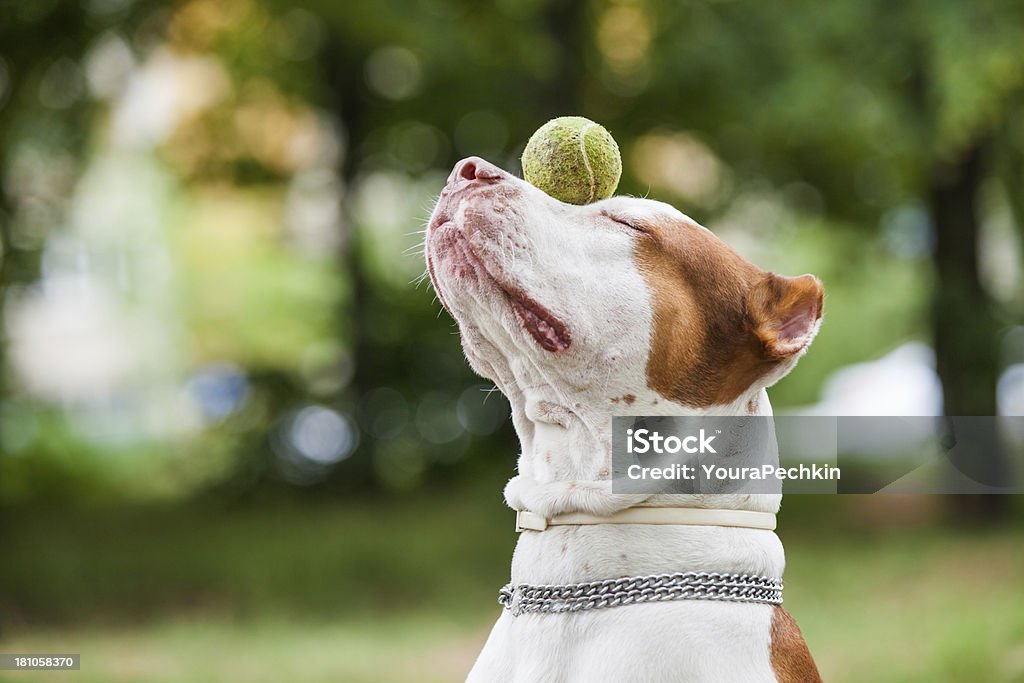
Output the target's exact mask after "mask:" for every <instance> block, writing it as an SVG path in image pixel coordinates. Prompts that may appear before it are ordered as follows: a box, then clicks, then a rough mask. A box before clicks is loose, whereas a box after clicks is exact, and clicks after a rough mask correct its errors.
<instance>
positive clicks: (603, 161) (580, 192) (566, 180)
mask: <svg viewBox="0 0 1024 683" xmlns="http://www.w3.org/2000/svg"><path fill="white" fill-rule="evenodd" d="M522 161H523V177H524V178H526V182H528V183H530V184H531V185H533V186H534V187H536V188H539V189H541V190H543V191H544V192H546V193H548V194H549V195H551V196H552V197H554V198H555V199H558V200H560V201H563V202H568V203H569V204H589V203H591V202H596V201H597V200H599V199H607V198H608V197H611V196H612V194H614V193H615V188H616V187H618V185H619V176H621V175H622V157H621V156H619V146H618V145H617V144H615V138H613V137H612V135H611V133H609V132H608V131H607V130H605V129H604V128H603V127H602V126H600V125H598V124H596V123H594V122H593V121H591V120H590V119H585V118H583V117H582V116H562V117H560V118H557V119H551V120H550V121H548V122H547V123H545V124H544V125H543V126H541V127H540V128H538V129H537V132H536V133H534V134H533V136H532V137H530V141H529V142H527V143H526V149H524V150H523V159H522Z"/></svg>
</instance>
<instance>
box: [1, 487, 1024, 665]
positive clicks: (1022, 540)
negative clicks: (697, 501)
mask: <svg viewBox="0 0 1024 683" xmlns="http://www.w3.org/2000/svg"><path fill="white" fill-rule="evenodd" d="M480 489H481V490H482V491H483V490H485V489H486V487H483V486H481V487H480ZM489 490H490V491H493V490H497V486H494V487H491V488H490V489H489ZM456 494H457V495H456ZM798 498H799V500H798ZM869 500H870V501H876V500H878V499H877V497H875V498H871V499H869ZM847 502H848V501H837V500H836V499H834V498H832V499H826V498H811V497H792V498H791V499H790V500H788V501H787V506H786V508H785V509H784V514H783V516H782V518H781V529H782V532H781V535H782V538H783V541H784V542H785V544H786V549H787V555H788V569H787V574H786V583H787V593H786V604H787V607H788V608H789V609H790V611H791V612H792V613H793V614H794V615H795V616H796V617H797V620H798V621H799V622H800V624H801V627H802V628H803V630H804V634H805V636H806V638H807V641H808V643H809V644H810V646H811V649H812V651H813V652H814V655H815V658H816V659H817V661H818V664H819V666H820V668H821V670H822V674H823V675H824V677H825V679H826V680H828V681H840V682H842V681H882V682H884V681H900V682H908V681H929V682H935V681H940V682H941V681H950V682H959V681H963V682H964V683H968V682H969V683H976V682H978V681H986V682H988V681H991V682H996V683H998V682H1004V683H1009V682H1015V681H1024V535H1022V532H1021V530H1020V528H1019V527H1016V526H1008V527H1006V528H1003V529H1000V530H995V531H986V532H977V531H975V532H971V531H964V530H961V531H955V530H951V529H943V528H938V527H935V526H934V525H933V524H922V521H921V519H915V518H911V519H912V523H908V524H909V526H903V527H901V528H897V529H891V528H880V527H870V526H865V525H863V524H857V523H853V522H851V521H850V519H861V518H866V517H868V515H861V514H859V513H856V512H854V513H853V514H851V513H850V510H849V507H850V506H849V504H847ZM869 504H873V503H869ZM862 505H863V503H862ZM7 520H8V523H7V524H6V527H5V531H4V536H3V538H0V541H2V542H3V544H4V547H5V549H6V551H7V552H5V554H4V556H3V560H2V562H0V651H4V652H12V651H35V652H40V651H51V652H55V651H62V652H67V651H78V652H81V653H82V655H83V668H82V671H81V672H79V673H77V674H68V673H66V672H60V673H52V674H50V673H45V672H34V673H32V674H23V673H19V674H14V673H8V674H6V677H4V674H0V680H2V681H8V680H10V681H21V680H31V681H33V683H45V682H48V681H68V680H75V681H79V682H80V683H85V682H89V683H92V682H96V683H100V682H101V681H102V682H103V683H119V682H121V681H124V682H127V681H152V682H154V683H178V682H182V683H184V682H186V681H187V682H189V683H204V682H208V683H218V682H220V681H237V680H244V681H247V683H259V682H261V681H275V682H276V681H281V680H287V681H290V682H293V683H304V682H309V683H313V682H319V681H332V682H351V683H361V682H363V681H366V682H370V681H373V682H374V683H392V682H394V683H398V682H400V681H418V682H424V683H432V682H434V681H454V680H461V679H462V678H463V677H464V675H465V672H466V671H467V669H468V667H469V666H470V665H471V663H472V661H473V659H474V658H475V656H476V653H477V652H478V651H479V648H480V646H481V645H482V644H483V640H484V638H486V634H487V630H488V628H489V627H490V624H491V623H492V622H493V620H494V618H495V617H496V616H497V613H498V607H497V605H496V604H495V602H494V600H495V590H496V588H497V587H498V586H500V585H501V584H502V583H503V582H504V581H505V580H506V578H507V571H508V561H509V557H510V554H511V549H512V544H513V543H514V534H512V532H511V515H510V513H508V512H507V511H506V510H504V509H502V507H501V506H500V504H499V500H498V498H497V496H496V495H495V494H493V493H490V492H487V493H486V494H485V493H472V492H468V493H467V492H461V491H460V492H454V491H453V492H450V493H449V494H447V495H438V494H435V495H432V496H428V495H423V496H419V497H413V498H406V499H403V500H401V501H395V502H394V503H392V504H389V505H387V506H381V505H379V504H378V505H373V504H371V503H369V502H366V503H351V504H346V505H338V506H330V507H325V506H313V507H310V506H305V507H300V508H296V507H290V506H280V507H272V506H265V507H263V508H261V509H259V510H250V509H246V510H236V511H214V510H209V509H194V508H193V509H189V510H184V511H183V510H134V511H107V512H89V513H79V514H76V515H73V516H70V515H67V516H62V515H59V514H56V513H53V512H39V511H27V510H23V511H19V512H17V513H16V514H10V513H8V515H7Z"/></svg>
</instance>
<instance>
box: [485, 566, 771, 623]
mask: <svg viewBox="0 0 1024 683" xmlns="http://www.w3.org/2000/svg"><path fill="white" fill-rule="evenodd" d="M667 600H728V601H731V602H758V603H768V604H772V605H780V604H782V579H778V578H775V577H771V576H757V575H754V574H723V573H720V572H685V573H677V574H654V575H651V576H627V577H623V578H621V579H605V580H604V581H590V582H587V583H568V584H563V585H560V586H533V585H530V584H518V585H515V586H513V585H512V584H511V583H509V584H507V585H505V586H504V587H503V588H502V589H501V590H500V591H499V592H498V602H499V603H500V604H501V605H502V606H503V607H504V608H505V609H508V610H511V612H512V615H513V616H519V615H520V614H522V613H524V612H543V613H561V612H579V611H581V610H586V609H600V608H603V607H618V606H620V605H632V604H636V603H641V602H663V601H667Z"/></svg>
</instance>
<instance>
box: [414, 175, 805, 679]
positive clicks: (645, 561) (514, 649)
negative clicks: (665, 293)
mask: <svg viewBox="0 0 1024 683" xmlns="http://www.w3.org/2000/svg"><path fill="white" fill-rule="evenodd" d="M467 163H468V164H470V165H471V167H469V168H468V169H467V166H466V164H467ZM663 219H670V220H674V221H678V222H679V223H680V224H685V225H687V226H690V227H689V228H688V229H700V230H703V229H704V228H701V227H699V226H697V224H696V223H694V222H693V221H691V220H690V219H689V218H687V217H686V216H684V215H683V214H681V213H680V212H679V211H677V210H676V209H675V208H673V207H671V206H669V205H667V204H663V203H661V202H656V201H650V200H646V199H637V198H630V197H613V198H611V199H607V200H604V201H601V202H597V203H595V204H590V205H587V206H570V205H567V204H563V203H561V202H558V201H556V200H554V199H552V198H550V197H549V196H547V195H546V194H544V193H543V192H541V191H540V190H538V189H536V188H534V187H532V186H531V185H529V184H527V183H525V182H523V181H522V180H519V179H517V178H515V177H513V176H511V175H509V174H507V173H505V172H504V171H501V170H500V169H497V168H496V167H494V166H491V165H490V164H488V163H487V162H485V161H483V160H480V159H469V160H464V161H463V162H460V164H459V165H457V166H456V168H455V170H454V171H453V172H452V175H451V177H450V178H449V182H448V184H447V186H446V188H445V190H444V191H443V193H442V195H441V197H440V199H439V201H438V204H437V207H436V208H435V210H434V213H433V215H432V217H431V221H430V224H429V226H428V230H427V236H426V255H427V261H428V265H429V269H430V274H431V277H432V280H433V283H434V286H435V289H436V291H437V293H438V295H439V297H440V299H441V302H442V303H443V304H444V306H445V307H446V308H447V309H448V311H449V312H450V313H451V314H452V315H453V316H454V318H455V319H456V320H457V322H458V324H459V328H460V331H461V337H462V343H463V348H464V350H465V354H466V357H467V359H468V360H469V362H470V364H471V366H472V367H473V369H474V370H475V371H476V372H477V373H479V374H480V375H482V376H484V377H487V378H489V379H491V380H492V381H494V382H495V384H496V385H497V386H498V388H499V389H500V390H501V391H502V392H503V393H504V394H505V395H506V396H507V397H508V399H509V401H510V403H511V406H512V419H513V423H514V426H515V429H516V432H517V434H518V436H519V438H520V441H521V445H522V452H521V455H520V457H519V462H518V475H517V476H516V477H514V478H513V479H512V480H511V481H510V482H509V483H508V485H507V486H506V488H505V499H506V501H507V503H508V505H509V506H510V507H512V508H514V509H528V510H532V511H534V512H537V513H540V514H543V515H547V516H551V515H555V514H558V513H563V512H571V511H582V512H588V513H593V514H599V515H600V514H607V513H611V512H614V511H616V510H620V509H622V508H626V507H629V506H631V505H636V504H638V503H640V502H644V503H645V504H665V505H674V506H680V505H686V506H691V507H726V508H736V509H748V510H758V511H767V512H775V511H776V510H778V507H779V502H780V499H781V496H779V495H759V496H750V495H716V496H714V497H710V496H698V495H694V496H686V497H682V496H664V497H659V496H654V497H648V496H623V495H612V493H611V485H610V478H609V468H610V460H611V434H610V429H611V418H612V415H613V414H623V413H630V414H638V415H695V414H702V413H708V414H715V415H741V414H750V413H751V410H750V407H751V406H755V409H754V412H755V414H760V415H770V414H771V407H770V404H769V402H768V397H767V394H766V393H765V387H766V386H769V385H770V384H771V383H773V382H775V381H777V380H778V379H779V377H781V376H782V375H784V374H785V373H786V372H788V370H789V369H790V368H791V367H792V365H793V364H794V363H795V360H796V359H795V357H794V359H793V360H792V361H791V362H786V363H782V364H780V366H779V367H778V368H777V369H776V370H775V371H773V372H772V373H771V374H770V375H768V376H765V377H764V378H762V379H761V380H760V381H758V382H757V383H756V384H755V385H753V386H750V387H749V389H748V390H747V391H745V392H744V393H743V394H742V395H740V396H738V397H737V398H736V399H735V400H734V401H733V402H732V403H730V404H728V405H716V406H712V407H708V408H703V409H695V408H693V407H689V406H685V405H682V404H679V403H675V402H673V401H670V400H668V399H666V398H665V397H664V396H661V395H659V394H658V393H656V392H655V391H653V390H651V389H649V388H648V387H647V381H646V375H645V372H646V370H645V368H646V366H647V362H648V355H649V353H650V349H651V337H652V334H653V328H652V325H653V321H652V316H653V310H654V308H653V303H652V293H651V292H650V291H649V286H648V283H647V281H646V280H645V278H644V277H643V275H642V273H641V272H640V271H639V270H638V267H637V264H636V262H635V260H634V240H635V239H636V235H635V234H634V233H633V232H632V231H631V230H630V228H628V227H627V226H626V225H624V223H628V222H630V221H632V220H663ZM466 247H468V249H469V250H470V256H469V257H467V256H466V252H465V251H464V249H465V248H466ZM497 283H500V285H501V286H499V285H498V284H497ZM510 289H511V290H513V291H520V292H523V293H525V294H526V295H528V296H529V297H530V298H531V299H532V300H534V301H536V302H540V303H542V304H543V306H545V307H546V308H547V309H548V310H549V311H550V312H551V313H553V314H554V315H555V316H557V318H558V319H560V320H561V321H564V322H565V323H566V324H567V325H568V328H569V333H570V334H571V344H570V345H569V347H568V348H567V349H564V350H559V351H557V352H552V351H549V350H545V349H543V348H542V347H541V346H540V344H539V343H538V341H537V340H536V339H535V338H534V337H533V336H531V335H530V334H529V333H528V332H527V331H526V330H525V329H524V324H523V321H522V320H520V318H519V317H518V316H517V315H516V313H515V312H514V310H513V309H512V307H511V306H510V304H509V297H508V294H507V293H506V292H507V291H509V290H510ZM625 395H630V397H631V399H632V398H633V397H635V400H631V401H630V402H629V403H630V405H629V406H628V408H627V407H626V406H625V405H624V404H623V403H621V402H617V401H616V402H613V401H612V400H610V399H611V398H612V397H618V396H625ZM659 498H664V500H659ZM784 565H785V559H784V555H783V549H782V545H781V543H780V542H779V539H778V537H777V536H776V535H775V534H774V533H771V532H766V531H759V530H751V529H730V528H718V527H672V526H635V525H599V526H575V527H574V526H561V527H553V528H550V529H548V530H547V531H545V532H543V533H536V532H526V533H523V534H522V535H521V537H520V539H519V543H518V545H517V547H516V550H515V554H514V557H513V561H512V577H511V578H512V581H513V582H514V583H529V584H562V583H574V582H580V581H592V580H597V579H604V578H610V577H620V576H635V575H643V574H656V573H661V572H680V571H690V570H713V571H727V572H747V573H754V574H763V575H772V576H781V575H782V572H783V568H784ZM771 621H772V608H771V607H770V606H768V605H760V604H758V605H752V604H736V603H728V602H700V601H677V602H668V603H657V604H640V605H633V606H630V607H624V608H614V609H604V610H591V611H584V612H579V613H573V614H561V615H543V614H523V615H520V616H516V617H513V616H512V615H511V614H510V613H509V612H508V611H503V613H502V614H501V616H500V618H499V619H498V622H497V624H496V625H495V626H494V629H493V631H492V632H491V635H490V637H489V639H488V640H487V643H486V645H485V647H484V649H483V652H482V653H481V655H480V657H479V659H478V661H477V663H476V665H475V667H474V668H473V670H472V672H471V673H470V675H469V679H468V680H469V681H474V682H483V681H487V682H490V681H495V682H497V681H501V682H503V683H507V682H509V681H521V682H522V683H540V682H549V681H565V682H567V681H587V682H592V681H634V682H638V683H639V682H642V681H651V682H655V681H658V682H661V681H747V682H755V681H775V680H776V676H775V674H774V672H773V670H772V666H771V661H770V642H769V641H770V637H769V633H770V629H771Z"/></svg>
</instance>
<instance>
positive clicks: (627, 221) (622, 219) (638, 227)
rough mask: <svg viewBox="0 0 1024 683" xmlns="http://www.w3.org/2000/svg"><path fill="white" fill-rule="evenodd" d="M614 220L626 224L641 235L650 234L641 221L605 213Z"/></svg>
mask: <svg viewBox="0 0 1024 683" xmlns="http://www.w3.org/2000/svg"><path fill="white" fill-rule="evenodd" d="M605 215H606V216H607V217H608V218H609V219H610V220H611V221H612V222H614V223H618V224H619V225H622V226H625V227H627V228H629V229H630V230H632V231H633V232H637V233H640V234H641V235H649V234H650V231H649V230H647V228H646V227H644V226H643V225H641V224H640V223H638V222H636V221H633V220H630V219H629V218H626V217H623V216H613V215H611V214H605Z"/></svg>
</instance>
